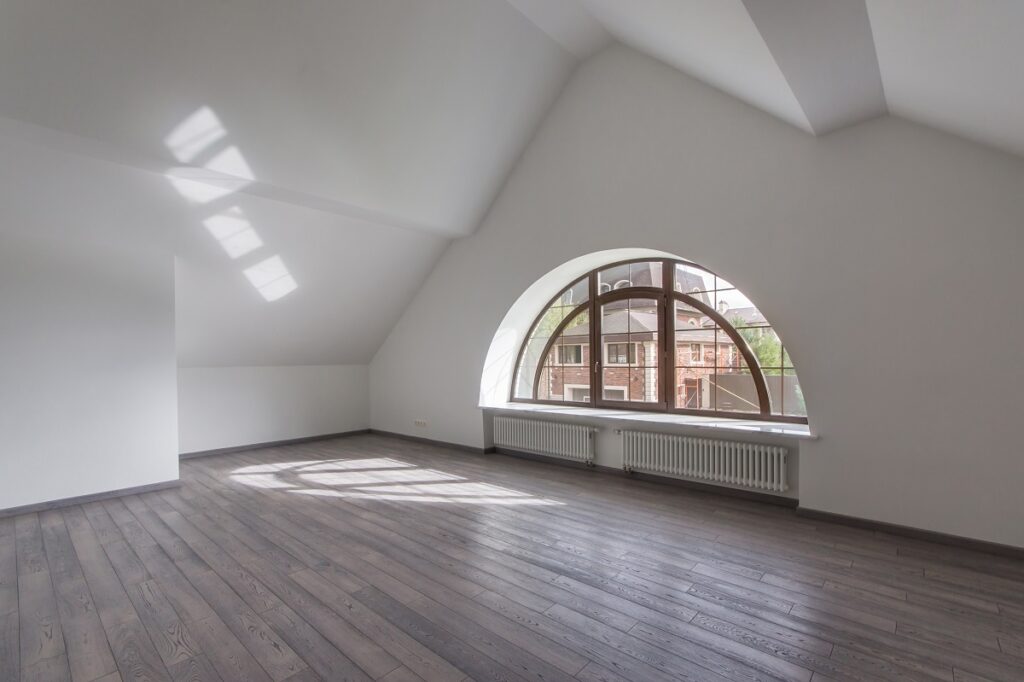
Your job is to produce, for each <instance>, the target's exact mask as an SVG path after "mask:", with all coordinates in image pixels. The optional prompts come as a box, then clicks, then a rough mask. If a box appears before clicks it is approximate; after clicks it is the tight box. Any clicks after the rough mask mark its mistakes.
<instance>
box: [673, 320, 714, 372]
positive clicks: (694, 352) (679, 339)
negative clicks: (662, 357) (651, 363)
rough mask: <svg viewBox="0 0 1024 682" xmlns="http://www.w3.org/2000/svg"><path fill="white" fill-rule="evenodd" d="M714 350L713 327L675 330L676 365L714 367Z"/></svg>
mask: <svg viewBox="0 0 1024 682" xmlns="http://www.w3.org/2000/svg"><path fill="white" fill-rule="evenodd" d="M714 351H715V330H714V329H688V330H682V331H677V332H676V353H675V355H676V367H694V366H700V367H703V366H705V365H707V366H709V367H714V366H715V361H714ZM708 360H711V362H708Z"/></svg>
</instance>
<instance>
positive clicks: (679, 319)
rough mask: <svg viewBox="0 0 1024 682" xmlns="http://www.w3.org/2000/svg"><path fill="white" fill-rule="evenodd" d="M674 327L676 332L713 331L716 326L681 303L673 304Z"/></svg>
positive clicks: (712, 321)
mask: <svg viewBox="0 0 1024 682" xmlns="http://www.w3.org/2000/svg"><path fill="white" fill-rule="evenodd" d="M709 305H710V303H709ZM675 325H676V329H677V330H687V329H690V330H692V329H714V328H715V326H716V325H715V321H714V320H712V319H711V318H710V317H708V316H707V315H705V314H704V313H702V312H701V311H700V310H698V309H697V308H695V307H693V306H691V305H688V304H686V303H683V302H682V301H676V303H675Z"/></svg>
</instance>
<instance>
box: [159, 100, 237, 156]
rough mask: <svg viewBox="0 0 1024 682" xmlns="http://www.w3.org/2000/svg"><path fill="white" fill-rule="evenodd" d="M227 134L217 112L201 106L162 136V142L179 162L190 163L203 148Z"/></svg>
mask: <svg viewBox="0 0 1024 682" xmlns="http://www.w3.org/2000/svg"><path fill="white" fill-rule="evenodd" d="M226 135H227V131H226V130H224V126H223V125H222V124H221V122H220V119H219V118H217V114H215V113H213V110H212V109H210V107H201V108H199V109H197V110H196V111H195V112H194V113H193V114H192V115H191V116H189V117H188V118H186V119H185V120H184V121H182V122H181V123H179V124H178V127H176V128H175V129H174V130H172V131H171V133H170V134H169V135H168V136H167V137H165V138H164V144H165V145H166V146H167V148H168V149H169V150H170V151H171V154H173V155H174V158H176V159H177V160H178V161H180V162H181V163H190V162H191V161H192V160H193V159H194V158H196V157H197V156H199V155H200V154H201V153H202V152H203V150H205V149H207V148H208V147H210V146H211V145H212V144H213V143H215V142H217V141H218V140H220V139H221V138H223V137H225V136H226Z"/></svg>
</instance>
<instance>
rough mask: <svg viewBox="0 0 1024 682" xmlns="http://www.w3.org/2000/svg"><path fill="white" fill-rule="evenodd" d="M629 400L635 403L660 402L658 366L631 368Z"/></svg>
mask: <svg viewBox="0 0 1024 682" xmlns="http://www.w3.org/2000/svg"><path fill="white" fill-rule="evenodd" d="M629 400H630V402H634V403H656V402H658V368H657V367H630V368H629Z"/></svg>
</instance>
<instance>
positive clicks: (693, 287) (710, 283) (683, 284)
mask: <svg viewBox="0 0 1024 682" xmlns="http://www.w3.org/2000/svg"><path fill="white" fill-rule="evenodd" d="M675 274H676V281H675V289H676V291H678V292H680V293H683V294H694V293H700V292H704V291H714V290H715V288H716V287H715V276H714V275H713V274H711V273H710V272H708V271H707V270H704V269H703V268H699V267H697V266H695V265H683V264H681V263H678V264H676V273H675Z"/></svg>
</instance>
